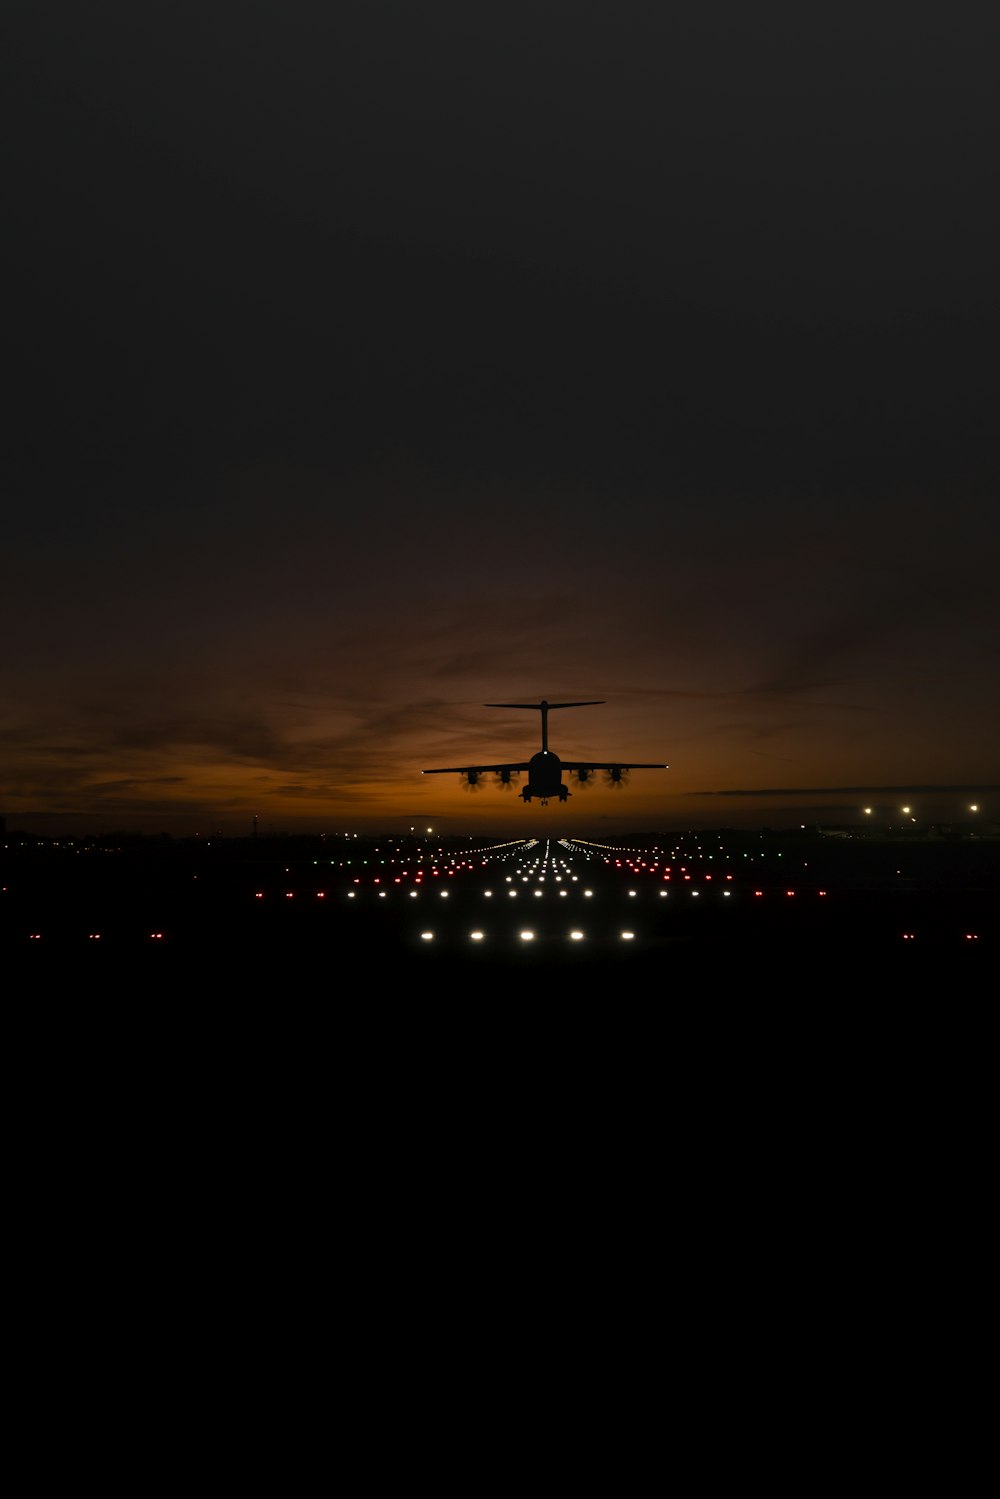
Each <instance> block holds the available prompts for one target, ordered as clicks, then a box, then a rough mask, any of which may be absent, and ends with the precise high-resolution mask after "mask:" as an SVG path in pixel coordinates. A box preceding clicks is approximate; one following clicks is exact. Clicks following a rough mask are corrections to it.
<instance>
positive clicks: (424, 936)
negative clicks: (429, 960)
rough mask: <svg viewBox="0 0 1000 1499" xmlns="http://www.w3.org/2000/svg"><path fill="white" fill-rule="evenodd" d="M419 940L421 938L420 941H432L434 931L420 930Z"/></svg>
mask: <svg viewBox="0 0 1000 1499" xmlns="http://www.w3.org/2000/svg"><path fill="white" fill-rule="evenodd" d="M420 940H421V942H433V941H434V933H433V932H421V933H420Z"/></svg>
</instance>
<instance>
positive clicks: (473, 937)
mask: <svg viewBox="0 0 1000 1499" xmlns="http://www.w3.org/2000/svg"><path fill="white" fill-rule="evenodd" d="M485 936H486V933H485V932H470V933H469V939H470V941H472V942H482V940H483V938H484V937H485Z"/></svg>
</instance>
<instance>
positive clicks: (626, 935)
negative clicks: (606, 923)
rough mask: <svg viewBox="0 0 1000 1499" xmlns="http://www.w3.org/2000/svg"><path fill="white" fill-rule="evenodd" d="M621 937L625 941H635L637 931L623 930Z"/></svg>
mask: <svg viewBox="0 0 1000 1499" xmlns="http://www.w3.org/2000/svg"><path fill="white" fill-rule="evenodd" d="M621 939H622V941H623V942H633V941H634V940H635V932H622V934H621Z"/></svg>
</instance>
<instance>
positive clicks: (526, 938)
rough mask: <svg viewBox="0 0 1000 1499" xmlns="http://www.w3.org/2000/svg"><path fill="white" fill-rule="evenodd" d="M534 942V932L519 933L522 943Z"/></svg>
mask: <svg viewBox="0 0 1000 1499" xmlns="http://www.w3.org/2000/svg"><path fill="white" fill-rule="evenodd" d="M534 940H535V934H534V932H522V933H521V941H522V942H534Z"/></svg>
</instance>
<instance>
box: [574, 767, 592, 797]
mask: <svg viewBox="0 0 1000 1499" xmlns="http://www.w3.org/2000/svg"><path fill="white" fill-rule="evenodd" d="M573 780H574V781H575V782H576V784H577V785H578V786H579V787H580V789H581V791H585V790H586V789H587V787H588V786H592V785H593V784H594V772H593V771H592V770H591V768H590V766H589V765H581V766H580V768H579V770H576V771H574V772H573Z"/></svg>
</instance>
